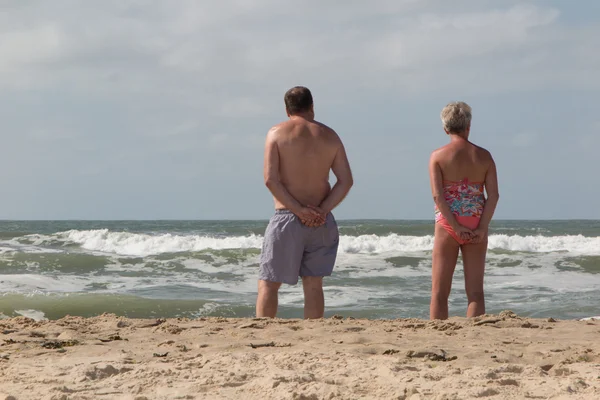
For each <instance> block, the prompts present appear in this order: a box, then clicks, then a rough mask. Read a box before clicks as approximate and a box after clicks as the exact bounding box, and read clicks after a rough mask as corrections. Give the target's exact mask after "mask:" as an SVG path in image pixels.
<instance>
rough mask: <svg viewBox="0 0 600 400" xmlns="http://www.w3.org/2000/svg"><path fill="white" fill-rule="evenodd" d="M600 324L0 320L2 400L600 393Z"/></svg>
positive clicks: (485, 319) (510, 319)
mask: <svg viewBox="0 0 600 400" xmlns="http://www.w3.org/2000/svg"><path fill="white" fill-rule="evenodd" d="M599 343H600V321H598V320H588V321H577V320H554V319H552V318H547V319H532V318H523V317H520V316H518V315H515V314H514V313H512V312H510V311H503V312H501V313H500V314H497V315H485V316H482V317H477V318H473V319H466V318H462V317H452V318H450V319H448V320H445V321H429V320H421V319H414V318H411V319H393V320H368V319H354V318H344V317H340V316H333V317H330V318H327V319H321V320H301V319H272V320H271V319H262V318H220V317H207V318H198V319H185V318H173V319H154V320H149V319H128V318H124V317H117V316H115V315H113V314H103V315H100V316H97V317H91V318H82V317H65V318H62V319H59V320H52V321H49V320H47V321H34V320H32V319H29V318H25V317H15V318H10V319H3V320H0V400H4V399H6V398H10V396H13V397H14V399H17V400H22V399H43V400H66V399H69V400H71V399H72V400H84V399H123V400H125V399H130V400H144V399H147V400H149V399H234V398H240V397H243V398H245V399H265V398H275V399H353V398H365V399H405V400H406V399H412V400H419V399H421V400H422V399H439V400H442V399H444V400H451V399H461V400H462V399H469V398H491V399H517V398H540V399H541V398H543V399H547V398H551V399H555V398H556V399H559V398H569V399H571V398H574V399H593V398H600V372H599V371H600V345H599Z"/></svg>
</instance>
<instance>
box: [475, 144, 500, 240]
mask: <svg viewBox="0 0 600 400" xmlns="http://www.w3.org/2000/svg"><path fill="white" fill-rule="evenodd" d="M485 191H486V193H487V199H486V201H485V206H483V212H482V213H481V219H480V220H479V226H478V227H477V229H476V230H475V234H476V235H477V236H478V237H479V236H480V233H481V234H485V235H487V230H488V227H489V225H490V222H491V221H492V217H493V216H494V212H495V211H496V205H497V204H498V200H499V199H500V194H499V192H498V173H497V171H496V163H495V162H494V159H493V158H492V156H491V154H490V167H489V168H488V170H487V172H486V173H485ZM480 230H481V232H478V231H480ZM482 238H483V237H482Z"/></svg>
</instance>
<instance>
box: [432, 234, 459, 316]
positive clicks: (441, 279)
mask: <svg viewBox="0 0 600 400" xmlns="http://www.w3.org/2000/svg"><path fill="white" fill-rule="evenodd" d="M458 249H459V244H458V242H457V241H456V240H455V239H454V238H453V237H452V236H451V235H450V233H448V231H446V230H445V229H444V228H443V227H442V226H441V225H440V224H437V223H436V224H435V238H434V241H433V255H432V268H431V304H430V306H429V317H430V318H431V319H447V318H448V297H449V296H450V289H451V288H452V276H453V275H454V269H455V268H456V260H457V259H458Z"/></svg>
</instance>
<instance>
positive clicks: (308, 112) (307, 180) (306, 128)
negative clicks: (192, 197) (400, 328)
mask: <svg viewBox="0 0 600 400" xmlns="http://www.w3.org/2000/svg"><path fill="white" fill-rule="evenodd" d="M284 102H285V108H286V112H287V115H288V117H289V119H288V120H287V121H285V122H282V123H280V124H278V125H276V126H274V127H273V128H271V130H270V131H269V133H268V134H267V139H266V144H265V164H264V178H265V184H266V185H267V188H269V190H270V191H271V193H272V194H273V197H274V200H275V215H274V216H273V217H272V218H271V220H270V221H269V225H268V226H267V229H266V232H265V238H264V243H263V248H262V253H261V257H260V272H259V282H258V299H257V302H256V316H257V317H275V315H276V314H277V294H278V290H279V288H280V286H281V284H282V283H286V284H291V285H295V284H296V283H298V277H302V286H303V288H304V318H322V317H323V312H324V307H325V302H324V297H323V277H324V276H329V275H331V272H332V271H333V267H334V264H335V259H336V255H337V248H338V243H339V233H338V227H337V224H336V222H335V219H334V218H333V215H332V214H331V211H332V210H333V209H334V208H335V207H336V206H337V205H338V204H340V203H341V202H342V200H343V199H344V197H346V195H347V194H348V192H349V191H350V188H351V187H352V184H353V180H352V172H351V170H350V165H349V163H348V158H347V156H346V152H345V150H344V145H343V144H342V141H341V140H340V138H339V136H338V135H337V134H336V133H335V131H334V130H333V129H331V128H329V127H328V126H326V125H324V124H322V123H320V122H317V121H315V119H314V116H315V113H314V108H313V99H312V95H311V92H310V90H308V89H307V88H305V87H300V86H297V87H294V88H292V89H290V90H288V91H287V92H286V94H285V97H284ZM441 118H442V123H443V127H444V131H445V132H446V134H448V136H449V138H450V143H449V144H447V145H445V146H443V147H441V148H439V149H437V150H435V151H434V152H433V153H432V154H431V159H430V161H429V176H430V181H431V191H432V194H433V200H434V202H435V222H436V223H435V239H434V245H433V260H432V263H433V266H432V287H431V305H430V318H431V319H446V318H448V296H449V295H450V289H451V285H452V275H453V274H454V269H455V267H456V262H457V259H458V252H459V250H460V251H461V252H462V257H463V264H464V275H465V287H466V293H467V298H468V303H469V305H468V308H467V316H468V317H474V316H477V315H481V314H484V313H485V302H484V295H483V272H484V268H485V257H486V251H487V233H488V226H489V223H490V221H491V219H492V216H493V214H494V210H495V208H496V204H497V203H498V198H499V196H498V182H497V176H496V166H495V164H494V160H493V158H492V156H491V154H490V153H489V152H488V151H487V150H485V149H483V148H481V147H478V146H476V145H474V144H473V143H471V142H470V141H469V133H470V129H471V107H469V106H468V105H467V104H465V103H463V102H455V103H450V104H448V105H447V106H446V107H444V109H443V110H442V114H441ZM330 170H331V171H333V173H334V174H335V176H336V178H337V181H336V183H335V185H334V186H333V188H332V187H331V186H330V185H329V171H330ZM484 189H485V192H486V193H487V199H486V197H485V196H484Z"/></svg>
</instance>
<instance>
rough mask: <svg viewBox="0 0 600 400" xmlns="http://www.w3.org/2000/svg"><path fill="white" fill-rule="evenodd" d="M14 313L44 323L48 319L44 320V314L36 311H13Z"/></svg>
mask: <svg viewBox="0 0 600 400" xmlns="http://www.w3.org/2000/svg"><path fill="white" fill-rule="evenodd" d="M15 313H16V314H19V315H22V316H24V317H27V318H31V319H33V320H35V321H46V320H47V319H48V318H46V314H44V313H43V312H42V311H38V310H15Z"/></svg>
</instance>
